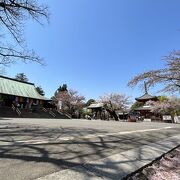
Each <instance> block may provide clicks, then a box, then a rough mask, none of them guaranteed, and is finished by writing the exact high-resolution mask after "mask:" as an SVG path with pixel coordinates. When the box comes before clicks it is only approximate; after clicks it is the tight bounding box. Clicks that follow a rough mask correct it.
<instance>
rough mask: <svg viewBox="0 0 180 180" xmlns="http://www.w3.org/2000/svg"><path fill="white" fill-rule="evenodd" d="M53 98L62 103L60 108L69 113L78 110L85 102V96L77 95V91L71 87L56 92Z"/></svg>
mask: <svg viewBox="0 0 180 180" xmlns="http://www.w3.org/2000/svg"><path fill="white" fill-rule="evenodd" d="M55 99H56V101H60V102H61V103H62V110H65V111H66V112H68V113H69V114H71V115H73V113H74V112H75V111H78V110H80V109H81V108H82V107H83V105H84V104H85V103H84V100H85V97H84V96H82V95H79V92H78V91H76V90H73V89H69V90H66V91H59V92H56V93H55Z"/></svg>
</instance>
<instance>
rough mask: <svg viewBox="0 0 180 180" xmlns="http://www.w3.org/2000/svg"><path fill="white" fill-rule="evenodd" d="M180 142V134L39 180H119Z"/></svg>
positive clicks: (39, 179)
mask: <svg viewBox="0 0 180 180" xmlns="http://www.w3.org/2000/svg"><path fill="white" fill-rule="evenodd" d="M179 144H180V135H178V136H173V137H170V138H167V139H166V140H163V141H158V142H156V143H150V144H149V145H144V146H142V147H139V148H135V149H131V150H128V151H125V152H122V153H119V154H115V155H112V156H109V157H106V158H104V159H100V160H98V161H93V162H88V163H86V164H84V165H81V166H76V167H73V168H71V169H67V170H63V171H59V172H56V173H52V174H50V175H47V176H45V177H41V178H38V179H37V180H52V179H53V180H60V179H61V180H72V179H78V180H88V179H92V180H102V179H113V180H116V179H117V180H119V179H122V178H124V177H125V176H127V175H128V174H130V173H132V172H134V171H136V170H138V169H140V168H141V167H143V166H145V165H147V164H149V163H151V162H152V161H153V160H155V159H156V158H158V157H160V156H161V155H162V154H164V153H166V152H168V151H170V150H171V149H172V148H174V147H176V146H177V145H179Z"/></svg>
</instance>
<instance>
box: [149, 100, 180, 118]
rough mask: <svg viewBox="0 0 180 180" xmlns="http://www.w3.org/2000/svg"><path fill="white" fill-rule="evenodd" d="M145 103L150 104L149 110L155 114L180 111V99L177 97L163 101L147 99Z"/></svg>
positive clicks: (172, 113)
mask: <svg viewBox="0 0 180 180" xmlns="http://www.w3.org/2000/svg"><path fill="white" fill-rule="evenodd" d="M146 105H149V106H151V112H153V113H156V114H161V115H164V114H171V115H175V114H176V113H180V99H179V98H177V97H171V98H167V99H166V100H164V101H148V102H146Z"/></svg>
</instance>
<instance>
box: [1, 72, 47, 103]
mask: <svg viewBox="0 0 180 180" xmlns="http://www.w3.org/2000/svg"><path fill="white" fill-rule="evenodd" d="M0 94H8V95H15V96H20V97H28V98H33V99H39V100H48V99H47V98H45V97H44V96H41V95H40V94H39V93H38V92H37V91H36V88H35V86H34V84H32V83H26V82H20V81H17V80H15V79H11V78H8V77H4V76H0Z"/></svg>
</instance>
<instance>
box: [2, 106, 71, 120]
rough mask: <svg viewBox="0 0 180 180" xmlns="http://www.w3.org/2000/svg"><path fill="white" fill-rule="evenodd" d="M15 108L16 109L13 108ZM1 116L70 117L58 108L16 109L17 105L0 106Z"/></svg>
mask: <svg viewBox="0 0 180 180" xmlns="http://www.w3.org/2000/svg"><path fill="white" fill-rule="evenodd" d="M13 109H14V110H13ZM0 117H14V118H17V117H19V118H44V119H70V117H69V116H68V115H65V114H64V113H62V112H58V111H56V110H48V109H45V108H37V109H32V110H27V109H16V108H15V107H14V108H12V107H0Z"/></svg>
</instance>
